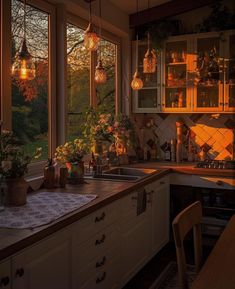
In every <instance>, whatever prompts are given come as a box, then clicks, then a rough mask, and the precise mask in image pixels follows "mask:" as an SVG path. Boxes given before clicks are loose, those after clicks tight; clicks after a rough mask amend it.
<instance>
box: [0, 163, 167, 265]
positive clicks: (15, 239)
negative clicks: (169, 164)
mask: <svg viewBox="0 0 235 289" xmlns="http://www.w3.org/2000/svg"><path fill="white" fill-rule="evenodd" d="M168 173H169V170H168V169H161V170H159V171H157V172H156V173H154V174H152V175H151V176H149V177H147V178H144V179H143V180H141V181H139V182H134V183H133V182H120V181H118V182H116V181H115V182H114V181H107V180H86V182H85V183H84V184H79V185H74V186H72V185H67V186H66V189H60V188H58V189H54V190H53V191H55V192H61V193H66V192H72V193H77V194H79V193H85V194H96V195H98V198H96V199H95V200H93V201H92V202H90V203H88V204H87V205H85V206H83V207H82V208H80V209H78V210H75V211H73V212H72V213H69V214H67V215H65V216H64V217H61V218H59V219H57V220H56V221H54V222H52V223H50V224H48V225H45V226H41V227H38V228H35V229H32V230H31V229H5V228H2V229H0V260H2V259H5V258H7V257H9V256H11V255H13V254H15V253H17V252H18V251H20V250H22V249H24V248H26V247H27V246H30V245H32V244H33V243H35V242H37V241H40V240H41V239H43V238H45V237H47V236H49V235H50V234H52V233H54V232H56V231H58V230H60V229H62V228H64V227H66V226H67V225H69V224H71V223H73V222H75V221H77V220H79V219H81V218H82V217H84V216H86V215H89V214H90V213H92V212H94V211H96V210H97V209H99V208H101V207H103V206H105V205H107V204H109V203H111V202H113V201H115V200H117V199H119V198H121V197H123V196H125V195H127V194H129V193H130V192H132V191H133V190H135V189H138V188H140V187H142V186H143V185H145V184H147V183H149V182H152V181H154V180H157V179H159V178H161V177H163V176H165V175H167V174H168ZM44 191H45V189H44ZM48 191H50V190H48ZM51 191H52V190H51Z"/></svg>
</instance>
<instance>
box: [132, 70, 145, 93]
mask: <svg viewBox="0 0 235 289" xmlns="http://www.w3.org/2000/svg"><path fill="white" fill-rule="evenodd" d="M142 87H143V81H142V79H141V78H140V77H139V75H138V71H137V70H136V72H135V73H134V75H133V79H132V82H131V88H132V89H133V90H139V89H141V88H142Z"/></svg>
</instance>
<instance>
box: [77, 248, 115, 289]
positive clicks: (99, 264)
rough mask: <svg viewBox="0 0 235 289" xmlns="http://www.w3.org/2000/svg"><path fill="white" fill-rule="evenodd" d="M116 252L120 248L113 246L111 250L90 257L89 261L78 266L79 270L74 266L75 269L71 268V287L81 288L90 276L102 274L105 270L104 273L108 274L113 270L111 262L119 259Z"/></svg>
mask: <svg viewBox="0 0 235 289" xmlns="http://www.w3.org/2000/svg"><path fill="white" fill-rule="evenodd" d="M117 252H120V248H119V247H113V248H112V249H111V250H108V251H107V252H105V253H104V254H100V255H99V256H97V257H96V258H94V259H92V260H91V261H90V263H88V264H87V265H86V266H83V267H82V268H80V269H81V270H80V271H79V272H77V270H76V268H74V269H75V270H73V274H72V278H73V288H81V287H82V286H83V285H84V284H86V283H87V280H89V279H90V278H91V277H92V276H97V277H98V276H102V274H103V272H106V273H105V275H107V274H110V273H111V271H113V270H114V268H113V267H112V264H113V263H116V262H118V260H120V258H119V255H118V254H117ZM92 279H93V278H92ZM92 282H93V280H92ZM98 283H99V282H98ZM101 283H102V282H101Z"/></svg>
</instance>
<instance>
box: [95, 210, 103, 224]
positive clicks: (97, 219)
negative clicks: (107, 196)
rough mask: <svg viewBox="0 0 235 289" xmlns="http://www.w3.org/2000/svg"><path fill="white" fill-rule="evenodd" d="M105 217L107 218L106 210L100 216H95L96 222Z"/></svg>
mask: <svg viewBox="0 0 235 289" xmlns="http://www.w3.org/2000/svg"><path fill="white" fill-rule="evenodd" d="M104 218H105V212H103V213H102V215H101V216H100V217H95V223H97V222H100V221H102V220H104Z"/></svg>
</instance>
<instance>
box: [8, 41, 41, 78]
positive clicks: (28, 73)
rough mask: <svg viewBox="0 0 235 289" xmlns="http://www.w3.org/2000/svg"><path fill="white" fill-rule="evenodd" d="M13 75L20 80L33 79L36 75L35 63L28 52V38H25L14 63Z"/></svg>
mask: <svg viewBox="0 0 235 289" xmlns="http://www.w3.org/2000/svg"><path fill="white" fill-rule="evenodd" d="M12 76H13V77H15V78H16V79H20V80H32V79H34V78H35V76H36V70H35V65H34V62H33V60H32V57H31V55H30V53H29V52H28V48H27V46H26V39H24V40H23V44H22V47H21V50H20V51H19V53H18V54H17V55H16V57H15V61H14V63H13V65H12Z"/></svg>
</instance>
